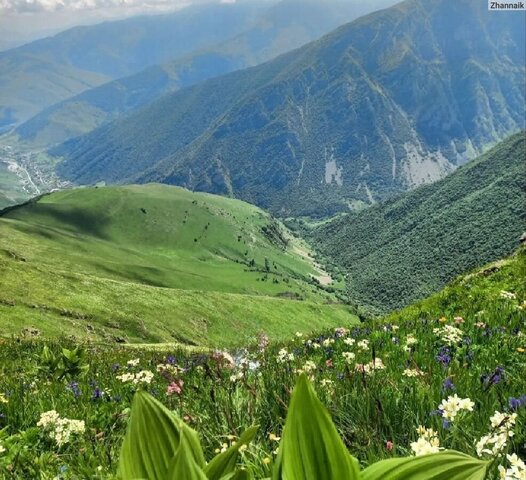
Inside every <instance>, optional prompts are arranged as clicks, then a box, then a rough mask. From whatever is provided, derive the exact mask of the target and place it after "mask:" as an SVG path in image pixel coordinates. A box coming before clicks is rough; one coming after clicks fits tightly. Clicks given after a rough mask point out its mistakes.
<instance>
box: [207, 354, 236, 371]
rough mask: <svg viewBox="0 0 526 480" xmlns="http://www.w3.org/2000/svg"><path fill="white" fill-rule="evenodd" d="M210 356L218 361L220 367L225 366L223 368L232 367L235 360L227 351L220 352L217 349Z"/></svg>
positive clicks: (234, 364)
mask: <svg viewBox="0 0 526 480" xmlns="http://www.w3.org/2000/svg"><path fill="white" fill-rule="evenodd" d="M210 358H212V359H213V360H215V361H216V362H217V363H219V364H220V365H221V366H222V367H225V368H234V367H235V366H236V362H235V361H234V358H233V357H232V355H230V354H229V353H228V352H221V351H219V350H216V351H214V352H213V353H212V355H211V356H210Z"/></svg>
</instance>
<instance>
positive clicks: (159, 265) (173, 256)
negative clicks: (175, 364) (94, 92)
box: [0, 185, 354, 345]
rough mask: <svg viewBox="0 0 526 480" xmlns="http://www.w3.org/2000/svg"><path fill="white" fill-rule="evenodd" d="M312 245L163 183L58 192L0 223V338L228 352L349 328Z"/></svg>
mask: <svg viewBox="0 0 526 480" xmlns="http://www.w3.org/2000/svg"><path fill="white" fill-rule="evenodd" d="M307 252H308V248H307V246H306V245H303V244H301V243H300V242H299V241H298V240H297V239H294V238H293V237H292V236H291V235H290V234H289V233H288V231H287V230H286V229H285V228H284V227H283V226H282V225H281V224H280V223H278V222H277V221H276V220H274V219H273V218H272V217H271V216H270V215H268V214H267V213H265V212H263V211H262V210H260V209H258V208H256V207H253V206H251V205H248V204H246V203H244V202H240V201H237V200H231V199H227V198H221V197H216V196H213V195H208V194H197V193H190V192H188V191H186V190H183V189H180V188H174V187H168V186H160V185H146V186H128V187H107V188H106V187H104V188H89V189H88V188H86V189H76V190H70V191H63V192H56V193H53V194H51V195H48V196H44V197H42V198H41V199H39V200H38V201H35V202H31V203H28V204H26V205H23V206H20V207H16V208H14V209H7V210H5V211H4V213H3V214H2V216H1V217H0V332H1V333H4V334H9V333H16V332H18V331H20V330H21V329H22V328H24V327H29V326H32V327H36V328H38V329H39V330H42V332H43V333H46V334H58V333H67V334H75V335H78V336H88V337H92V338H115V337H124V338H127V339H128V340H133V341H144V342H146V341H147V342H153V341H181V342H185V343H192V344H216V343H218V344H223V345H232V344H239V343H242V342H246V341H247V339H248V338H251V337H253V336H255V335H256V334H257V333H258V332H260V331H263V330H265V331H266V332H267V333H268V334H270V335H271V336H274V337H278V338H281V337H282V336H286V335H291V334H293V333H294V332H295V331H296V330H302V331H305V330H309V331H310V330H312V329H316V328H322V327H326V326H329V325H338V324H339V323H341V322H342V321H345V322H348V321H349V320H353V319H354V317H352V316H351V315H350V314H349V312H348V308H347V307H345V306H341V305H329V304H328V303H335V302H336V298H335V296H334V295H333V294H331V293H328V292H327V291H325V290H324V289H322V288H321V287H320V286H319V285H317V282H316V281H314V280H312V276H319V275H320V272H318V271H317V270H316V267H315V266H314V265H313V263H312V262H311V261H310V259H309V257H308V253H307Z"/></svg>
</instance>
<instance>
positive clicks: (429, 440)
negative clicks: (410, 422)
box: [411, 425, 440, 456]
mask: <svg viewBox="0 0 526 480" xmlns="http://www.w3.org/2000/svg"><path fill="white" fill-rule="evenodd" d="M416 432H417V433H418V436H419V437H418V440H417V441H416V442H412V443H411V450H413V453H414V454H415V455H416V456H418V455H427V454H429V453H438V452H439V451H440V441H439V439H438V433H437V432H435V431H434V430H433V429H432V428H425V427H423V426H422V425H419V426H418V428H417V429H416Z"/></svg>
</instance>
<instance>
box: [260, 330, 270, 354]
mask: <svg viewBox="0 0 526 480" xmlns="http://www.w3.org/2000/svg"><path fill="white" fill-rule="evenodd" d="M269 343H270V340H269V338H268V335H265V334H262V335H260V336H259V340H258V347H259V350H260V351H261V352H262V351H264V350H266V349H267V347H268V345H269Z"/></svg>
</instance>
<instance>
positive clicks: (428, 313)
mask: <svg viewBox="0 0 526 480" xmlns="http://www.w3.org/2000/svg"><path fill="white" fill-rule="evenodd" d="M525 277H526V248H525V247H524V246H522V247H520V248H519V249H518V250H517V252H515V253H514V254H513V255H511V256H509V257H506V258H503V259H500V260H498V261H496V262H492V263H490V264H488V265H486V266H484V267H482V268H477V269H476V270H474V271H473V272H471V273H468V274H463V275H461V276H459V277H458V278H456V279H455V280H454V281H452V282H451V283H449V284H448V285H447V286H446V287H445V288H444V289H443V290H441V291H440V292H438V293H436V294H434V295H431V296H430V297H428V298H425V299H424V300H421V301H418V302H415V303H414V304H411V305H409V306H408V307H405V308H403V309H402V310H399V311H397V312H394V313H391V314H390V315H387V316H386V317H383V318H382V322H384V323H390V322H393V323H400V324H406V325H407V324H411V322H422V320H423V319H429V320H436V319H437V318H440V317H446V318H454V317H459V316H460V317H463V318H476V319H478V320H479V321H480V322H484V323H486V322H487V323H488V324H491V322H492V321H494V319H495V318H499V317H500V316H502V315H503V311H504V312H505V311H506V307H508V308H509V307H510V306H513V304H514V303H517V304H516V305H515V308H513V310H515V312H514V313H515V314H516V315H520V311H521V310H523V309H524V305H523V304H522V302H521V301H520V299H521V298H524V294H525V289H526V284H525V283H524V278H525ZM502 292H510V293H513V294H514V295H515V297H512V298H508V299H507V298H506V295H505V294H504V295H503V294H502ZM508 302H509V303H508ZM506 303H508V305H506ZM503 304H504V305H503ZM517 307H519V308H517ZM505 318H506V317H505ZM506 320H511V319H510V318H506Z"/></svg>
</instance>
